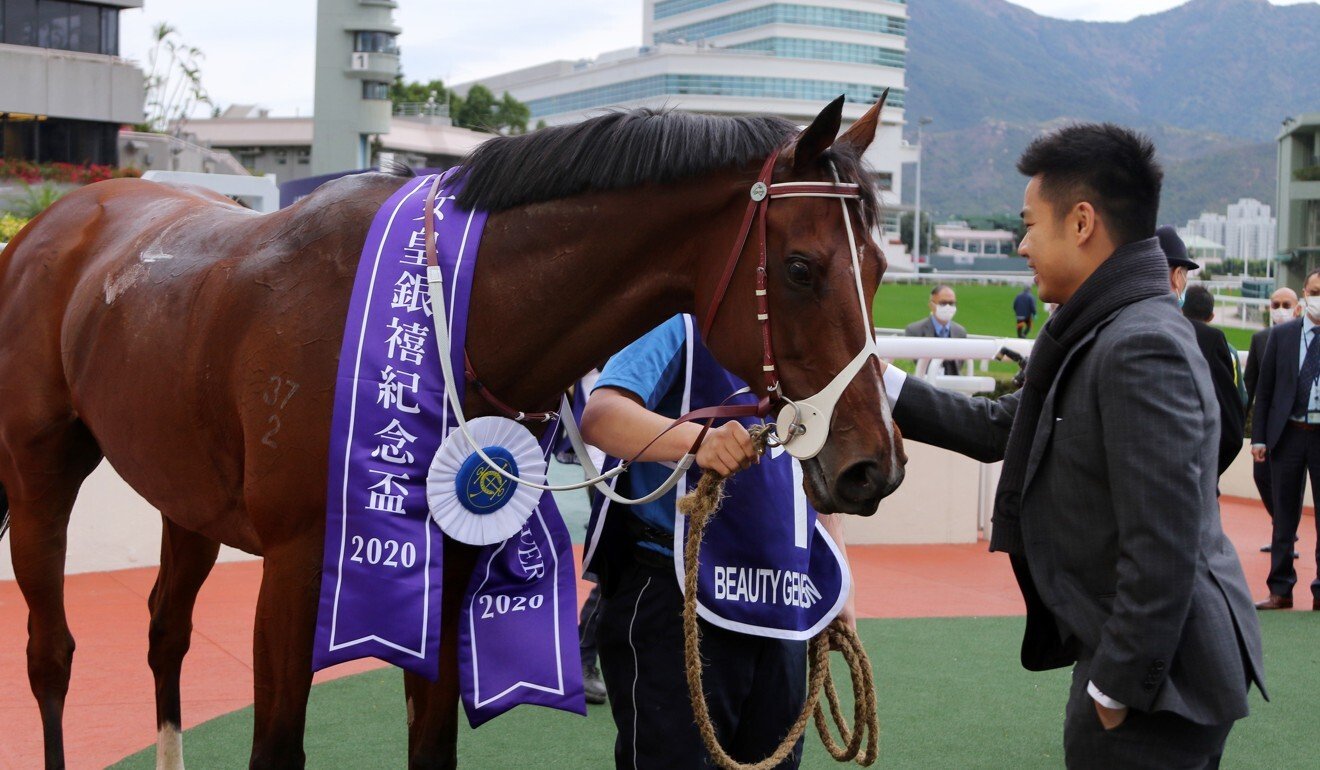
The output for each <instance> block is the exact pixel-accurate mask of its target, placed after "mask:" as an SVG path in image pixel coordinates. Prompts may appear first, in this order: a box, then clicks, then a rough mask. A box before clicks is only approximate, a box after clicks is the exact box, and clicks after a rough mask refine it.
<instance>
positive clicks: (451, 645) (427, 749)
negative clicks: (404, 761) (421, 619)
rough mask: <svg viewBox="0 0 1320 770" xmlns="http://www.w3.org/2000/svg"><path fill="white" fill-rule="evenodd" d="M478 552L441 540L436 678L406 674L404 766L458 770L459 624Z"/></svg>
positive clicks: (414, 768) (456, 543)
mask: <svg viewBox="0 0 1320 770" xmlns="http://www.w3.org/2000/svg"><path fill="white" fill-rule="evenodd" d="M477 553H478V551H477V549H476V548H473V547H471V546H465V545H463V544H462V543H458V542H455V541H453V540H450V539H449V538H445V577H444V581H445V582H444V586H445V590H444V594H443V597H444V598H443V599H442V600H441V614H440V678H439V679H438V680H436V681H435V682H429V681H427V680H426V679H423V678H422V677H420V676H417V675H415V674H404V677H403V688H404V693H405V695H406V696H407V698H408V767H409V768H411V770H433V769H436V768H443V769H444V770H448V768H453V767H457V766H458V703H459V701H458V624H459V615H460V609H461V608H462V604H463V596H464V594H466V593H467V585H468V580H469V579H470V578H471V576H472V569H473V567H474V566H475V565H476V561H477Z"/></svg>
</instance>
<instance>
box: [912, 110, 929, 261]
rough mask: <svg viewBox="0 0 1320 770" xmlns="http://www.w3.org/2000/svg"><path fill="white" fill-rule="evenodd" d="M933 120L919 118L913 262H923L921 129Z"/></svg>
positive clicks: (913, 222) (922, 147) (913, 220)
mask: <svg viewBox="0 0 1320 770" xmlns="http://www.w3.org/2000/svg"><path fill="white" fill-rule="evenodd" d="M931 122H932V119H931V118H925V117H923V118H920V119H918V120H917V196H916V197H917V205H916V209H917V210H916V213H915V214H914V215H913V218H912V264H914V265H919V264H922V260H921V231H922V227H921V152H922V150H923V149H924V145H922V143H921V129H923V128H925V127H926V126H927V125H929V124H930V123H931Z"/></svg>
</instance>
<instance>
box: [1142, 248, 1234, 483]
mask: <svg viewBox="0 0 1320 770" xmlns="http://www.w3.org/2000/svg"><path fill="white" fill-rule="evenodd" d="M1155 235H1156V237H1158V238H1159V239H1160V248H1161V249H1162V250H1163V251H1164V256H1165V258H1166V259H1167V260H1168V262H1169V286H1170V288H1171V289H1172V290H1173V293H1174V294H1176V295H1178V300H1179V304H1181V305H1182V310H1183V316H1184V317H1185V318H1187V320H1189V321H1191V322H1192V329H1193V330H1194V331H1195V332H1196V346H1197V347H1198V348H1200V349H1201V356H1202V357H1204V358H1205V362H1206V363H1207V364H1209V365H1210V382H1211V383H1212V384H1213V385H1214V387H1215V399H1216V400H1217V401H1218V402H1219V475H1221V476H1222V475H1224V471H1226V470H1228V466H1230V465H1232V464H1233V458H1235V457H1237V456H1238V453H1239V452H1241V451H1242V439H1243V430H1244V428H1245V427H1246V421H1247V415H1246V411H1245V410H1244V409H1243V405H1242V395H1241V393H1240V392H1239V391H1238V364H1237V361H1236V359H1237V356H1235V355H1234V354H1233V353H1232V352H1231V351H1230V350H1229V346H1228V338H1227V337H1225V336H1224V333H1223V332H1221V331H1219V330H1218V329H1216V328H1214V327H1213V326H1211V325H1210V320H1211V319H1212V318H1214V315H1215V300H1214V297H1213V296H1212V295H1211V294H1210V292H1209V291H1208V290H1207V289H1206V288H1205V287H1203V286H1193V287H1192V288H1191V289H1188V288H1187V273H1188V272H1189V271H1191V270H1198V269H1200V267H1201V266H1200V265H1198V264H1196V263H1195V262H1193V261H1192V260H1190V259H1188V258H1187V247H1186V246H1185V245H1184V244H1183V240H1182V238H1179V237H1178V232H1177V231H1176V230H1174V229H1173V228H1172V227H1170V226H1168V225H1164V226H1163V227H1160V228H1158V229H1156V230H1155Z"/></svg>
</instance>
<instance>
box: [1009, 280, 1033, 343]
mask: <svg viewBox="0 0 1320 770" xmlns="http://www.w3.org/2000/svg"><path fill="white" fill-rule="evenodd" d="M1013 317H1014V318H1016V319H1017V336H1018V339H1020V340H1022V339H1026V338H1027V335H1028V334H1031V324H1032V322H1033V321H1035V320H1036V298H1035V297H1033V296H1031V287H1030V286H1023V287H1022V291H1020V292H1018V295H1017V296H1016V297H1014V298H1013Z"/></svg>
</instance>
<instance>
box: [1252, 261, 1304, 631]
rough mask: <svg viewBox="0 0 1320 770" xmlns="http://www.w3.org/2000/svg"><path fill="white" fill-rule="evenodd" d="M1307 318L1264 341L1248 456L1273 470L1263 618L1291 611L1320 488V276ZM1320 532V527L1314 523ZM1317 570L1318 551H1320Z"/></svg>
mask: <svg viewBox="0 0 1320 770" xmlns="http://www.w3.org/2000/svg"><path fill="white" fill-rule="evenodd" d="M1303 303H1304V304H1303V308H1304V309H1305V314H1304V315H1303V316H1302V317H1301V318H1299V319H1296V320H1293V321H1288V322H1287V323H1284V324H1281V325H1279V326H1277V327H1275V329H1274V331H1272V332H1271V333H1270V335H1269V337H1267V338H1266V340H1265V354H1264V355H1263V356H1261V361H1260V381H1259V382H1258V383H1257V384H1256V408H1255V411H1254V412H1253V414H1252V419H1251V454H1252V456H1253V457H1254V458H1255V460H1256V462H1262V461H1264V460H1266V459H1268V460H1269V462H1270V484H1271V486H1273V488H1274V526H1273V535H1272V538H1271V540H1272V542H1271V544H1270V551H1271V552H1270V574H1269V577H1268V578H1266V581H1265V582H1266V585H1268V586H1269V589H1270V594H1269V596H1268V597H1266V598H1265V599H1264V600H1263V601H1261V602H1259V603H1257V604H1256V608H1257V609H1261V610H1283V609H1290V608H1291V607H1292V606H1293V595H1292V593H1293V586H1294V585H1296V583H1297V569H1296V565H1295V564H1294V563H1293V559H1292V549H1293V540H1294V538H1295V537H1296V536H1297V526H1298V524H1299V523H1300V522H1301V516H1302V492H1303V488H1304V486H1305V484H1306V476H1307V475H1308V474H1309V475H1310V476H1311V494H1312V497H1314V496H1315V489H1316V484H1317V482H1320V270H1313V271H1311V274H1310V275H1308V276H1306V283H1305V297H1304V298H1303ZM1317 528H1320V521H1318V523H1317ZM1316 556H1317V562H1320V549H1317V554H1316ZM1311 597H1312V601H1311V609H1312V610H1320V577H1318V578H1316V579H1315V580H1313V581H1311Z"/></svg>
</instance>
